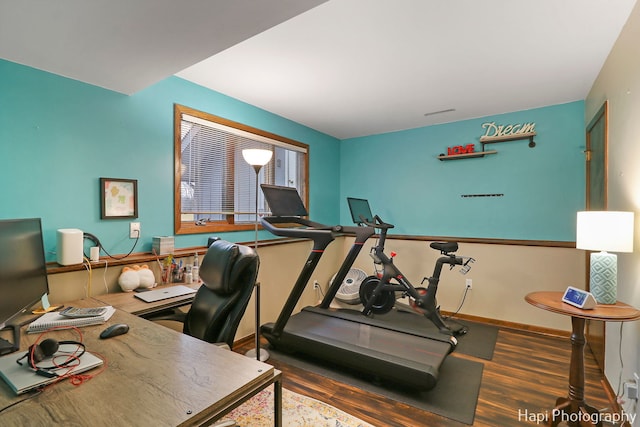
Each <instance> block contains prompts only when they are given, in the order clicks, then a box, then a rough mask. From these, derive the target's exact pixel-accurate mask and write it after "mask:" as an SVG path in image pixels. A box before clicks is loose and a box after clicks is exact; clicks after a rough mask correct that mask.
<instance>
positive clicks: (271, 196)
mask: <svg viewBox="0 0 640 427" xmlns="http://www.w3.org/2000/svg"><path fill="white" fill-rule="evenodd" d="M260 188H262V193H264V198H265V199H266V200H267V203H268V204H269V209H271V215H273V216H307V215H309V214H308V213H307V209H306V208H305V207H304V203H302V199H301V198H300V195H299V194H298V190H296V189H295V188H294V187H281V186H278V185H269V184H262V185H260Z"/></svg>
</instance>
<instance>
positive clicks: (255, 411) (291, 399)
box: [224, 386, 373, 427]
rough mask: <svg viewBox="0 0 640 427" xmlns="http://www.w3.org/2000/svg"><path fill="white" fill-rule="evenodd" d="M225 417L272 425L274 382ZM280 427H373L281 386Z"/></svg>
mask: <svg viewBox="0 0 640 427" xmlns="http://www.w3.org/2000/svg"><path fill="white" fill-rule="evenodd" d="M224 420H234V421H235V422H236V424H237V425H239V426H241V427H263V426H264V427H271V426H273V386H271V387H269V388H267V389H265V390H263V391H261V392H260V393H258V394H257V395H255V396H254V397H252V398H251V399H250V400H248V401H247V402H245V403H244V404H242V405H241V406H239V407H237V408H236V409H234V410H233V411H231V412H230V413H229V414H228V415H227V416H225V417H224ZM282 426H283V427H325V426H326V427H373V426H372V425H371V424H369V423H365V422H364V421H362V420H360V419H358V418H356V417H353V416H351V415H349V414H347V413H346V412H344V411H341V410H340V409H337V408H334V407H333V406H331V405H328V404H326V403H324V402H321V401H319V400H316V399H312V398H310V397H307V396H303V395H301V394H298V393H294V392H292V391H290V390H287V389H285V388H283V389H282Z"/></svg>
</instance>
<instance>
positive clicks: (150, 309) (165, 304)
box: [94, 283, 202, 317]
mask: <svg viewBox="0 0 640 427" xmlns="http://www.w3.org/2000/svg"><path fill="white" fill-rule="evenodd" d="M175 285H184V286H188V287H190V288H193V289H198V288H200V286H202V283H190V284H187V283H170V284H166V285H158V286H157V287H155V288H153V289H162V288H166V287H168V286H175ZM195 295H196V294H189V295H182V296H179V297H173V298H168V299H164V300H160V301H156V302H144V301H142V300H141V299H139V298H136V297H135V292H116V293H113V294H104V295H98V296H96V297H94V298H95V299H97V300H98V301H100V302H101V303H102V305H111V306H113V307H115V308H119V309H120V310H123V311H126V312H127V313H131V314H135V315H138V316H141V317H144V316H145V315H149V314H153V313H156V312H158V311H162V310H166V309H169V308H176V307H182V306H185V305H189V304H191V302H192V301H193V298H194V297H195Z"/></svg>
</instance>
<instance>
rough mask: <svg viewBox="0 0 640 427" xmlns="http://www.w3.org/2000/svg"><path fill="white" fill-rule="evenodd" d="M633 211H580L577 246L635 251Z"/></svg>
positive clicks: (591, 248)
mask: <svg viewBox="0 0 640 427" xmlns="http://www.w3.org/2000/svg"><path fill="white" fill-rule="evenodd" d="M633 223H634V215H633V212H618V211H585V212H578V220H577V226H576V248H577V249H586V250H590V251H609V252H633Z"/></svg>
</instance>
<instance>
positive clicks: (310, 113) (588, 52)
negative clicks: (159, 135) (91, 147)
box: [0, 0, 636, 139]
mask: <svg viewBox="0 0 640 427" xmlns="http://www.w3.org/2000/svg"><path fill="white" fill-rule="evenodd" d="M635 2H636V1H635V0H615V1H611V0H449V1H444V0H329V1H327V2H326V3H324V2H323V0H216V1H213V0H209V1H204V0H200V1H198V0H182V1H180V2H178V1H175V0H135V1H134V0H128V1H125V0H120V1H114V0H91V1H86V0H57V1H55V2H53V1H38V0H22V1H13V2H12V1H8V0H4V1H2V2H1V3H0V57H1V58H4V59H8V60H10V61H14V62H18V63H21V64H25V65H29V66H32V67H35V68H39V69H43V70H46V71H50V72H53V73H56V74H60V75H63V76H67V77H70V78H74V79H77V80H80V81H84V82H87V83H91V84H94V85H98V86H102V87H105V88H108V89H112V90H115V91H118V92H122V93H127V94H131V93H135V92H137V91H139V90H141V89H143V88H144V87H147V86H149V85H151V84H153V83H156V82H157V81H159V80H161V79H163V78H165V77H168V76H170V75H172V74H174V73H177V75H178V76H180V77H182V78H184V79H187V80H190V81H193V82H195V83H197V84H200V85H202V86H206V87H209V88H211V89H213V90H216V91H218V92H221V93H224V94H226V95H229V96H231V97H234V98H237V99H240V100H242V101H245V102H247V103H249V104H252V105H255V106H258V107H261V108H263V109H265V110H268V111H270V112H272V113H275V114H278V115H281V116H283V117H286V118H288V119H291V120H293V121H296V122H298V123H301V124H304V125H307V126H309V127H311V128H314V129H317V130H319V131H321V132H324V133H327V134H329V135H333V136H335V137H337V138H340V139H344V138H350V137H356V136H364V135H371V134H377V133H384V132H390V131H395V130H402V129H409V128H414V127H420V126H426V125H431V124H437V123H444V122H451V121H457V120H464V119H469V118H474V117H482V116H486V115H493V114H499V113H504V112H510V111H517V110H523V109H529V108H536V107H541V106H546V105H553V104H558V103H564V102H571V101H576V100H581V99H584V98H585V97H586V95H587V93H588V91H589V89H590V88H591V85H592V84H593V82H594V80H595V78H596V77H597V74H598V72H599V71H600V68H601V67H602V64H603V63H604V61H605V59H606V57H607V54H608V53H609V51H610V50H611V48H612V46H613V44H614V42H615V40H616V38H617V37H618V34H619V33H620V31H621V29H622V26H623V25H624V23H625V22H626V20H627V18H628V16H629V14H630V12H631V9H632V8H633V6H634V4H635ZM316 5H319V6H317V7H314V6H316ZM305 11H306V12H305ZM289 18H292V19H289ZM200 61H201V62H200ZM193 64H195V65H193ZM187 67H188V68H187ZM181 70H182V71H181ZM448 109H455V111H450V112H445V113H440V114H435V115H431V116H425V113H430V112H436V111H442V110H448ZM211 113H213V114H221V113H220V112H211Z"/></svg>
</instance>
